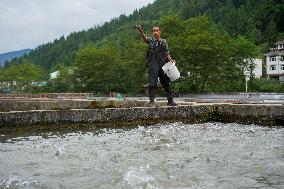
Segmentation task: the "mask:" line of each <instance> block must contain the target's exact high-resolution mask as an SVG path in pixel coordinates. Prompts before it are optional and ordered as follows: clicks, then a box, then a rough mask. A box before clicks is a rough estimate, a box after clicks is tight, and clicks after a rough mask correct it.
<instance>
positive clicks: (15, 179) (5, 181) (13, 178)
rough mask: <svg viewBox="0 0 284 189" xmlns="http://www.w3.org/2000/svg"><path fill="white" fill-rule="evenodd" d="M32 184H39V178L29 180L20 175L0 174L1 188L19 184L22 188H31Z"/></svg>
mask: <svg viewBox="0 0 284 189" xmlns="http://www.w3.org/2000/svg"><path fill="white" fill-rule="evenodd" d="M31 185H35V186H36V185H39V183H38V181H37V180H28V179H25V178H23V177H22V176H20V175H9V176H6V177H5V176H4V177H1V176H0V188H2V187H4V188H10V187H11V188H13V186H17V187H20V188H29V187H30V186H31Z"/></svg>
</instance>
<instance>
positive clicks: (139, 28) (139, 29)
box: [136, 25, 143, 33]
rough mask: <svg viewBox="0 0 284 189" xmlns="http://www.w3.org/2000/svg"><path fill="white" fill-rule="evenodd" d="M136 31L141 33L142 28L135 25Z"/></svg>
mask: <svg viewBox="0 0 284 189" xmlns="http://www.w3.org/2000/svg"><path fill="white" fill-rule="evenodd" d="M136 29H137V30H138V31H139V32H141V33H142V32H143V29H142V27H141V26H140V25H136Z"/></svg>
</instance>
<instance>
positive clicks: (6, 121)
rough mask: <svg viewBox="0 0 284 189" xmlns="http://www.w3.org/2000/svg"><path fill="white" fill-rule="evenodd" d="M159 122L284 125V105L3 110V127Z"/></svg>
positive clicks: (1, 122) (196, 105)
mask: <svg viewBox="0 0 284 189" xmlns="http://www.w3.org/2000/svg"><path fill="white" fill-rule="evenodd" d="M151 121H157V122H165V121H189V122H210V121H218V122H236V123H243V124H259V125H266V126H284V105H281V104H279V105H275V104H272V105H268V104H222V103H220V104H194V105H180V106H175V107H171V106H161V107H124V108H100V109H96V108H93V109H60V110H56V109H55V110H25V111H9V112H0V127H1V128H9V127H15V126H30V125H39V126H40V125H52V124H71V123H120V122H139V123H141V124H144V123H145V124H146V123H147V122H151Z"/></svg>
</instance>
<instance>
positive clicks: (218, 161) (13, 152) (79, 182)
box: [0, 123, 284, 189]
mask: <svg viewBox="0 0 284 189" xmlns="http://www.w3.org/2000/svg"><path fill="white" fill-rule="evenodd" d="M0 136H1V139H0V188H53V189H54V188H68V189H69V188H105V189H109V188H224V189H227V188H284V129H283V128H280V129H279V128H278V129H277V128H268V127H260V126H256V125H239V124H223V123H205V124H183V123H169V124H157V125H152V126H147V127H144V126H139V127H135V128H132V129H130V128H123V127H121V128H85V129H82V128H81V129H78V130H74V129H73V130H64V131H63V130H62V131H59V132H38V133H16V134H5V135H3V134H2V135H1V134H0Z"/></svg>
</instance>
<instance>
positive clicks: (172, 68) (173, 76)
mask: <svg viewBox="0 0 284 189" xmlns="http://www.w3.org/2000/svg"><path fill="white" fill-rule="evenodd" d="M162 69H163V71H164V72H165V74H167V76H168V77H169V78H170V80H171V81H175V80H177V79H178V78H179V77H180V73H179V71H178V69H177V67H176V65H175V63H171V62H168V63H166V64H165V65H164V66H163V67H162Z"/></svg>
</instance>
